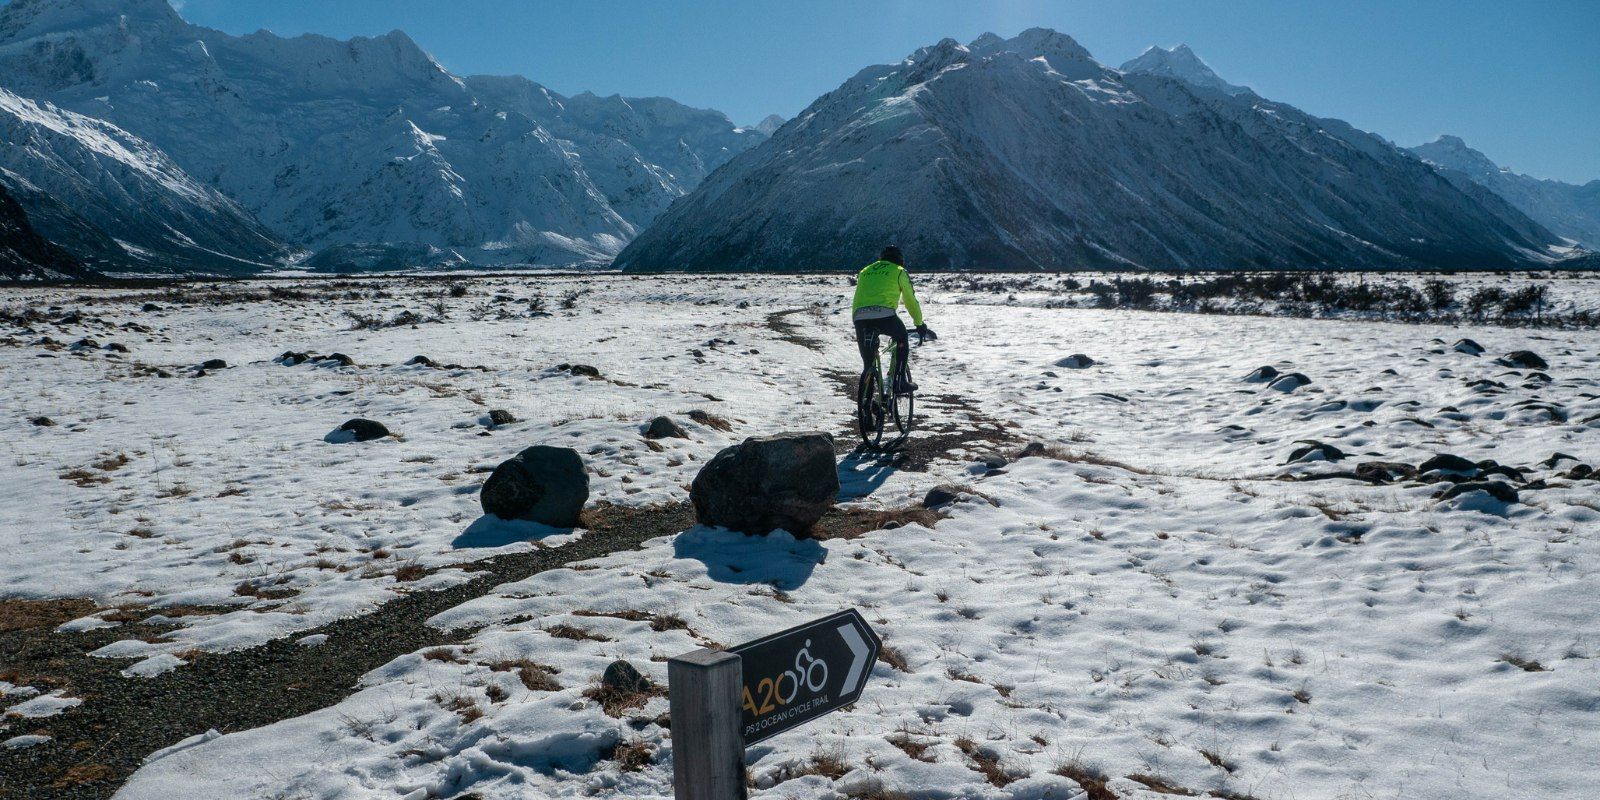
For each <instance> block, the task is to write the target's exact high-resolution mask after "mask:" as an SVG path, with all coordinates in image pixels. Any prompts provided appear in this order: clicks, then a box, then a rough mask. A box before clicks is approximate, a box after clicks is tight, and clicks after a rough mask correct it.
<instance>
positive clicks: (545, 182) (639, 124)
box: [0, 0, 765, 264]
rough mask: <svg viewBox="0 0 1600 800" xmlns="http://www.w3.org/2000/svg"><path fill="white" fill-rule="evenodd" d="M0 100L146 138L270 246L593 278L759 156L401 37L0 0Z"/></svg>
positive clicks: (655, 110)
mask: <svg viewBox="0 0 1600 800" xmlns="http://www.w3.org/2000/svg"><path fill="white" fill-rule="evenodd" d="M0 85H4V86H7V87H9V88H12V89H14V90H16V91H17V92H19V93H21V94H23V95H26V96H30V97H38V98H43V99H47V100H49V101H51V102H53V103H55V104H57V105H59V106H61V107H64V108H68V109H72V110H74V111H78V112H80V113H83V114H87V115H89V116H93V117H98V118H102V119H105V120H108V121H110V122H113V123H115V124H116V125H118V126H120V127H122V128H124V129H126V130H128V131H131V132H132V133H134V134H136V135H138V136H140V137H142V138H144V139H147V140H149V141H150V142H152V143H154V144H155V145H156V146H157V147H159V148H161V149H162V150H164V151H166V152H167V153H168V154H170V155H171V157H172V158H173V159H174V160H175V161H176V162H177V163H178V164H179V165H181V166H182V167H183V168H184V169H185V170H187V171H188V172H189V173H190V174H191V175H194V176H195V177H196V178H198V179H199V180H201V181H203V182H205V183H206V184H208V185H210V186H212V187H214V188H216V189H218V190H220V191H221V192H223V193H224V194H226V195H228V196H229V197H232V198H234V199H235V200H237V201H239V202H240V203H241V204H242V205H243V206H244V207H245V208H247V209H249V210H250V211H251V212H253V213H254V214H255V215H256V216H257V217H259V218H260V220H261V221H262V222H263V223H264V224H265V225H266V226H267V227H268V228H269V229H271V230H272V231H273V232H274V233H276V234H277V235H278V236H279V237H281V238H282V239H284V240H286V241H289V242H291V243H293V244H294V245H296V246H300V247H305V248H310V249H323V248H327V247H331V246H337V245H351V244H357V245H363V244H364V245H370V244H372V243H390V244H394V245H396V246H397V247H398V248H400V249H402V250H404V249H408V248H409V249H415V248H416V247H417V246H419V245H420V246H424V247H434V248H439V249H443V250H455V251H458V252H460V253H462V254H463V255H465V256H467V257H468V258H470V259H471V260H473V261H475V262H478V263H537V264H573V263H584V262H603V261H605V260H607V259H609V258H610V257H611V256H612V255H614V254H615V253H616V252H617V251H618V250H620V249H621V247H622V245H623V244H624V243H625V242H626V241H627V240H629V239H630V238H632V237H633V236H634V235H635V234H636V233H637V232H638V231H639V229H640V228H641V227H642V226H644V225H645V224H647V223H648V222H650V221H651V220H652V219H653V218H654V217H655V215H656V214H658V213H660V211H661V210H663V209H664V208H665V207H666V206H667V204H668V203H669V202H670V201H671V200H672V198H674V197H677V196H678V195H681V194H683V193H685V192H686V191H688V190H689V189H690V188H692V187H693V186H694V185H695V184H696V183H697V182H698V181H699V180H700V179H701V178H703V177H704V176H705V175H706V174H709V172H710V171H711V170H713V169H715V168H716V167H717V166H720V165H721V164H722V163H724V162H725V161H727V160H728V159H730V158H732V157H733V156H734V155H736V154H738V153H739V152H741V151H743V150H744V149H746V148H748V147H750V146H752V145H753V144H755V143H757V142H759V141H761V140H763V139H764V138H765V136H764V134H761V133H759V132H757V131H754V130H746V129H741V128H738V127H737V126H735V125H734V124H733V123H732V122H730V121H729V120H728V119H727V117H726V116H724V115H722V114H720V113H717V112H715V111H703V110H699V109H692V108H688V107H686V106H683V105H681V104H678V103H675V102H673V101H671V100H666V99H661V98H648V99H624V98H621V97H609V98H601V97H596V96H593V95H579V96H577V97H570V98H569V97H563V96H561V95H559V94H556V93H554V92H551V91H549V90H547V89H545V88H544V87H542V86H539V85H538V84H536V83H533V82H532V81H528V80H526V79H523V78H489V77H484V78H463V77H459V76H456V75H453V74H451V73H450V72H448V71H447V70H445V69H444V67H442V66H440V65H439V63H438V62H437V61H435V60H434V59H433V58H432V57H431V56H429V55H428V54H427V53H426V52H424V51H423V50H422V49H421V48H420V47H418V46H417V45H416V44H415V43H414V42H412V41H411V39H409V38H408V37H407V36H406V35H405V34H404V33H401V32H399V31H396V32H393V33H389V34H387V35H384V36H379V37H375V38H355V39H352V40H349V41H336V40H334V39H330V38H326V37H321V36H310V35H308V36H300V37H296V38H293V39H285V38H281V37H278V36H275V35H273V34H271V33H267V32H265V31H263V32H259V33H255V34H251V35H249V36H243V37H236V36H230V35H228V34H225V33H221V32H219V31H214V30H210V29H207V28H202V27H198V26H194V25H191V24H189V23H187V22H185V21H184V20H183V19H182V17H181V16H179V15H178V13H177V12H175V11H174V10H173V9H172V7H171V6H170V5H168V3H167V1H166V0H13V2H12V3H11V4H10V5H8V6H5V7H4V8H0Z"/></svg>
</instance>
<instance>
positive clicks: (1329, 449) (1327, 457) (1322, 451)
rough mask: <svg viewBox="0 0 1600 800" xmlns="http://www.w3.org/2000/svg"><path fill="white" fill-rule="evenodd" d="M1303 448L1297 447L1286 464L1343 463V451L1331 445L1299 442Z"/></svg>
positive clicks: (1306, 441)
mask: <svg viewBox="0 0 1600 800" xmlns="http://www.w3.org/2000/svg"><path fill="white" fill-rule="evenodd" d="M1299 443H1300V444H1304V445H1305V446H1304V447H1297V448H1295V449H1294V450H1293V451H1291V452H1290V453H1289V460H1288V462H1286V463H1289V464H1300V463H1305V462H1308V461H1343V460H1344V451H1343V450H1340V449H1339V448H1337V447H1334V446H1333V445H1331V444H1323V443H1322V442H1313V441H1309V440H1302V441H1301V442H1299Z"/></svg>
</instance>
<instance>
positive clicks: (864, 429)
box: [856, 366, 884, 446]
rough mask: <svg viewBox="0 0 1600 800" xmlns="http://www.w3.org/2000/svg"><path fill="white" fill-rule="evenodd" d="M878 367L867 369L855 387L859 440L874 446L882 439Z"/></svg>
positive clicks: (880, 379) (881, 409) (880, 392)
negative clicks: (859, 383) (858, 384)
mask: <svg viewBox="0 0 1600 800" xmlns="http://www.w3.org/2000/svg"><path fill="white" fill-rule="evenodd" d="M878 372H879V371H878V369H877V368H876V366H874V368H873V369H870V370H867V374H866V375H865V376H864V377H863V378H862V379H861V385H860V386H859V387H857V389H856V426H857V427H858V428H859V429H860V431H861V441H863V442H866V443H867V444H869V445H873V446H876V445H877V444H878V443H879V442H881V441H883V423H884V408H883V403H882V402H881V401H880V400H879V397H880V395H881V394H882V386H881V382H882V380H883V379H882V377H881V376H880V375H879V374H878Z"/></svg>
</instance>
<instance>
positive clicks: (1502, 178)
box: [1411, 136, 1600, 250]
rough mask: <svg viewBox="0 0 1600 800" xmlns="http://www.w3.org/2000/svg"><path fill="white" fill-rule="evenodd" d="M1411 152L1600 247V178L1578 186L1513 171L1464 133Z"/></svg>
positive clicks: (1590, 245)
mask: <svg viewBox="0 0 1600 800" xmlns="http://www.w3.org/2000/svg"><path fill="white" fill-rule="evenodd" d="M1411 152H1413V153H1416V154H1417V155H1418V156H1420V157H1421V158H1423V159H1424V160H1426V161H1428V162H1430V163H1432V164H1434V165H1436V166H1439V167H1443V168H1445V169H1447V170H1454V171H1455V172H1459V173H1463V174H1465V175H1466V176H1467V177H1468V178H1471V179H1472V180H1473V181H1474V182H1476V183H1478V184H1481V185H1483V186H1485V187H1488V189H1489V190H1490V191H1493V192H1494V193H1495V194H1498V195H1500V196H1501V197H1504V198H1505V199H1506V201H1507V202H1509V203H1511V205H1513V206H1516V207H1517V208H1518V209H1519V210H1521V211H1522V213H1524V214H1527V215H1528V216H1529V217H1532V218H1533V219H1535V220H1538V221H1539V223H1540V224H1542V225H1544V226H1545V227H1547V228H1549V229H1550V230H1552V231H1555V232H1556V233H1558V234H1560V235H1562V236H1566V237H1568V238H1570V239H1575V240H1577V241H1578V243H1580V244H1582V245H1583V246H1584V247H1587V248H1589V249H1591V250H1595V249H1600V180H1592V181H1589V182H1588V183H1585V184H1583V185H1581V186H1579V185H1575V184H1571V183H1563V182H1561V181H1553V180H1543V179H1540V178H1535V177H1533V176H1531V175H1523V174H1520V173H1517V172H1512V171H1511V170H1509V169H1507V168H1505V167H1502V166H1500V165H1499V164H1496V163H1494V162H1493V161H1491V160H1489V157H1488V156H1486V155H1484V154H1483V153H1481V152H1479V151H1477V150H1474V149H1472V148H1471V147H1469V146H1467V143H1466V142H1464V141H1462V139H1461V137H1459V136H1440V137H1439V138H1438V139H1435V140H1434V141H1431V142H1429V143H1427V144H1424V145H1418V146H1416V147H1413V148H1411ZM1447 174H1449V173H1447Z"/></svg>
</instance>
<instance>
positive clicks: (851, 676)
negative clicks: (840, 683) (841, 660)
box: [839, 625, 872, 694]
mask: <svg viewBox="0 0 1600 800" xmlns="http://www.w3.org/2000/svg"><path fill="white" fill-rule="evenodd" d="M839 638H841V639H843V640H844V643H845V645H846V646H847V647H849V648H850V655H851V661H850V671H849V672H846V673H845V674H844V686H845V688H846V689H848V688H850V687H855V689H856V692H857V693H858V694H859V693H860V691H861V688H862V687H861V685H860V680H861V671H862V670H863V669H865V668H866V666H867V658H868V657H869V656H871V655H872V648H870V647H867V640H866V639H863V638H861V631H858V630H856V626H854V625H840V626H839Z"/></svg>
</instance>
